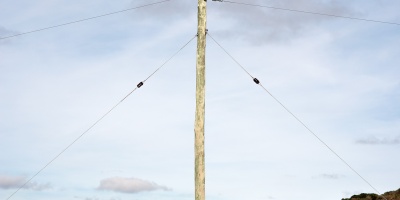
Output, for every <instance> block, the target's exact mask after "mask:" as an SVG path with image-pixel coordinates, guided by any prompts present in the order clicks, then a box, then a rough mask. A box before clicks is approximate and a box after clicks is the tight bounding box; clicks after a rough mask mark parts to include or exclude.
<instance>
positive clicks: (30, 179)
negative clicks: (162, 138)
mask: <svg viewBox="0 0 400 200" xmlns="http://www.w3.org/2000/svg"><path fill="white" fill-rule="evenodd" d="M195 37H196V36H194V37H193V38H192V39H190V40H189V42H187V43H186V44H185V45H184V46H183V47H181V48H180V49H179V50H178V51H177V52H176V53H175V54H173V56H172V57H170V58H169V59H168V60H167V61H166V62H164V64H162V65H161V66H160V67H158V68H157V69H156V70H155V71H154V72H153V73H152V74H151V75H150V76H149V77H147V78H146V80H148V79H149V78H150V77H151V76H153V75H154V74H155V73H156V72H157V71H158V70H160V69H161V67H163V66H164V65H165V64H167V63H168V62H169V61H170V60H171V59H172V58H173V57H175V56H176V55H177V54H178V53H179V52H180V51H181V50H182V49H184V48H185V47H186V46H187V45H188V44H189V43H190V42H191V41H192V40H193V39H194V38H195ZM143 82H144V81H143ZM138 88H139V86H136V87H135V88H134V89H133V90H132V91H130V92H129V93H128V94H127V95H126V96H125V97H124V98H122V99H121V100H120V101H119V102H118V103H117V104H115V105H114V106H113V107H112V108H111V109H110V110H108V111H107V112H106V113H105V114H104V115H103V116H101V117H100V118H99V119H98V120H97V121H96V122H95V123H93V124H92V125H91V126H90V127H89V128H88V129H86V131H84V132H83V133H82V134H81V135H79V137H77V138H76V139H75V140H73V141H72V142H71V143H70V144H69V145H68V146H67V147H65V148H64V149H63V150H62V151H61V152H60V153H58V154H57V155H56V156H55V157H54V158H53V159H51V160H50V161H49V162H48V163H47V164H46V165H45V166H44V167H42V168H41V169H40V170H39V171H38V172H36V173H35V174H34V175H33V176H32V177H31V178H29V179H28V180H27V181H26V182H25V183H24V184H23V185H21V186H20V187H19V188H18V189H17V190H16V191H14V192H13V193H12V194H11V195H10V196H9V197H8V198H7V200H8V199H10V198H11V197H13V196H14V195H15V194H16V193H17V192H18V191H19V190H21V189H22V188H24V187H25V186H26V185H27V184H28V183H29V182H31V181H32V180H33V179H34V178H35V177H36V176H37V175H39V174H40V173H41V172H42V171H43V170H45V169H46V168H47V167H48V166H49V165H50V164H51V163H52V162H54V161H55V160H56V159H57V158H58V157H60V156H61V154H63V153H64V152H65V151H67V150H68V149H69V148H70V147H71V146H72V145H73V144H75V143H76V142H77V141H78V140H79V139H81V138H82V137H83V136H84V135H85V134H86V133H87V132H89V131H90V130H91V129H92V128H93V127H94V126H95V125H96V124H97V123H99V122H100V121H101V120H102V119H103V118H104V117H106V116H107V115H108V114H109V113H111V111H113V110H114V109H115V108H116V107H117V106H118V105H119V104H121V103H122V102H123V101H124V100H125V99H126V98H128V97H129V96H130V95H131V94H132V93H133V92H135V91H136V90H137V89H138Z"/></svg>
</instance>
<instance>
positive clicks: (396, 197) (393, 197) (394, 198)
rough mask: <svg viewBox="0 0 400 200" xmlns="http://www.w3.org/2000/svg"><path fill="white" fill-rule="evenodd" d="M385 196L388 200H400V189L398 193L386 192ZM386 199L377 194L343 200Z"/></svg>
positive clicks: (354, 196) (359, 195)
mask: <svg viewBox="0 0 400 200" xmlns="http://www.w3.org/2000/svg"><path fill="white" fill-rule="evenodd" d="M383 196H384V197H385V198H386V200H400V189H398V190H396V191H390V192H385V193H384V194H383ZM385 198H383V197H381V196H379V195H377V194H368V193H361V194H358V195H353V196H351V197H350V198H349V199H342V200H385Z"/></svg>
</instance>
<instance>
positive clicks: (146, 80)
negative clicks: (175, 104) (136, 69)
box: [143, 35, 197, 83]
mask: <svg viewBox="0 0 400 200" xmlns="http://www.w3.org/2000/svg"><path fill="white" fill-rule="evenodd" d="M196 37H197V35H195V36H194V37H192V39H190V40H189V42H187V43H186V44H185V45H183V46H182V47H181V48H180V49H179V50H178V51H177V52H175V54H174V55H172V56H171V57H170V58H169V59H168V60H167V61H165V62H164V63H163V64H162V65H161V66H160V67H158V68H157V69H156V70H155V71H154V72H153V73H152V74H150V76H148V77H147V78H146V79H145V80H144V81H143V83H144V82H146V81H147V80H148V79H149V78H150V77H152V76H153V75H154V74H155V73H156V72H157V71H158V70H160V69H161V68H162V67H163V66H164V65H165V64H167V63H168V62H169V61H170V60H171V59H172V58H173V57H175V56H176V55H177V54H178V53H179V52H180V51H182V49H184V48H185V47H186V46H187V45H188V44H189V43H190V42H191V41H192V40H193V39H194V38H196Z"/></svg>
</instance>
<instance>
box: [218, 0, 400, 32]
mask: <svg viewBox="0 0 400 200" xmlns="http://www.w3.org/2000/svg"><path fill="white" fill-rule="evenodd" d="M221 2H226V3H231V4H239V5H245V6H254V7H261V8H269V9H275V10H285V11H290V12H298V13H306V14H313V15H322V16H328V17H337V18H343V19H352V20H360V21H366V22H374V23H382V24H391V25H397V26H400V23H396V22H388V21H378V20H372V19H364V18H356V17H348V16H341V15H334V14H326V13H319V12H311V11H304V10H296V9H289V8H279V7H273V6H263V5H257V4H250V3H241V2H235V1H225V0H223V1H221Z"/></svg>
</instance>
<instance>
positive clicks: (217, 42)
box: [207, 33, 254, 79]
mask: <svg viewBox="0 0 400 200" xmlns="http://www.w3.org/2000/svg"><path fill="white" fill-rule="evenodd" d="M207 35H208V36H210V38H211V39H212V40H214V42H215V43H216V44H217V45H218V46H219V47H220V48H221V49H222V50H224V51H225V53H226V54H228V56H229V57H231V59H232V60H233V61H235V63H236V64H238V65H239V66H240V67H241V68H242V69H243V70H244V71H245V72H246V73H247V74H248V75H249V76H250V77H251V78H252V79H254V77H253V76H252V75H251V74H250V73H249V72H248V71H247V70H246V69H245V68H244V67H243V66H242V65H241V64H240V63H239V62H238V61H237V60H236V59H235V58H234V57H233V56H232V55H231V54H229V53H228V51H226V50H225V48H224V47H222V46H221V45H220V44H219V43H218V42H217V41H216V40H215V39H214V38H213V37H212V36H211V35H210V34H209V33H207Z"/></svg>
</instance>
